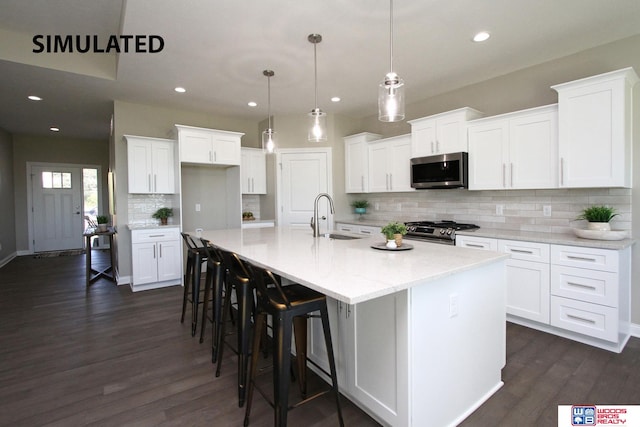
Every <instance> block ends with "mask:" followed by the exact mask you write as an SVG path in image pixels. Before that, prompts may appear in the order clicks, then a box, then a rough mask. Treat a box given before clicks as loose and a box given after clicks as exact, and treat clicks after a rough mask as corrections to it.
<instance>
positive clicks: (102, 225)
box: [96, 215, 109, 232]
mask: <svg viewBox="0 0 640 427" xmlns="http://www.w3.org/2000/svg"><path fill="white" fill-rule="evenodd" d="M96 223H98V231H101V232H105V231H107V228H108V227H109V217H108V216H107V215H98V216H96Z"/></svg>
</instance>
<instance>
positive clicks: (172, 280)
mask: <svg viewBox="0 0 640 427" xmlns="http://www.w3.org/2000/svg"><path fill="white" fill-rule="evenodd" d="M181 259H182V257H181V242H180V233H179V231H178V228H177V227H170V228H162V229H160V228H158V229H151V230H149V229H145V230H132V231H131V260H132V269H133V281H132V285H131V287H132V289H133V291H140V290H146V289H153V288H161V287H165V286H172V285H179V284H180V283H181V278H182V266H181Z"/></svg>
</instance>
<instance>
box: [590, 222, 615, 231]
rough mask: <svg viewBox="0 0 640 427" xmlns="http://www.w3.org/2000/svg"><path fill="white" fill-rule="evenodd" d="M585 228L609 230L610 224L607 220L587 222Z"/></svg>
mask: <svg viewBox="0 0 640 427" xmlns="http://www.w3.org/2000/svg"><path fill="white" fill-rule="evenodd" d="M587 230H597V231H610V230H611V224H609V223H608V222H590V223H588V224H587Z"/></svg>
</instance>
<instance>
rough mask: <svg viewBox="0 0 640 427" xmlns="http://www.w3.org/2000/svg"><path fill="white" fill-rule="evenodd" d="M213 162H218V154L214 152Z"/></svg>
mask: <svg viewBox="0 0 640 427" xmlns="http://www.w3.org/2000/svg"><path fill="white" fill-rule="evenodd" d="M213 161H214V162H217V161H218V153H217V152H216V151H214V152H213Z"/></svg>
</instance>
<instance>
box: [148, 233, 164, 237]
mask: <svg viewBox="0 0 640 427" xmlns="http://www.w3.org/2000/svg"><path fill="white" fill-rule="evenodd" d="M149 237H164V234H150V235H149Z"/></svg>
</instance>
